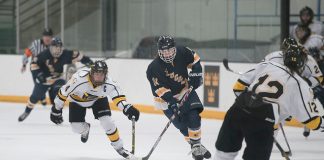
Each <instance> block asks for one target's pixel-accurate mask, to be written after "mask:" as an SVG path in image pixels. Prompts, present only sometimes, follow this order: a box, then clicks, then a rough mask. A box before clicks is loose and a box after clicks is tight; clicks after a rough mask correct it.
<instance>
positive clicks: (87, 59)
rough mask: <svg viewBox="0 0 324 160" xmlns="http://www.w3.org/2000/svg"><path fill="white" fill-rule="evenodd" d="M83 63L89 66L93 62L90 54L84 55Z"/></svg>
mask: <svg viewBox="0 0 324 160" xmlns="http://www.w3.org/2000/svg"><path fill="white" fill-rule="evenodd" d="M81 63H83V64H85V65H87V66H90V65H92V64H93V61H92V60H91V59H90V57H88V56H83V57H82V59H81Z"/></svg>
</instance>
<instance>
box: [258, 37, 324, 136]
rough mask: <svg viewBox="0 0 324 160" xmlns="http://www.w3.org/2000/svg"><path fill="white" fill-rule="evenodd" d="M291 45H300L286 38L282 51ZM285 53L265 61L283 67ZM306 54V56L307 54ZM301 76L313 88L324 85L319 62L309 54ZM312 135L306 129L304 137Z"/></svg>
mask: <svg viewBox="0 0 324 160" xmlns="http://www.w3.org/2000/svg"><path fill="white" fill-rule="evenodd" d="M290 45H298V43H297V42H296V41H295V40H294V39H292V38H286V39H285V40H284V41H283V44H282V50H283V51H284V50H286V49H287V48H288V47H289V46H290ZM301 49H303V50H305V51H304V52H305V53H306V52H307V53H308V51H307V50H306V49H305V48H301ZM283 51H276V52H272V53H270V54H268V55H267V56H266V57H265V58H264V61H272V62H277V63H279V64H281V65H283V64H284V60H283ZM307 53H306V54H307ZM300 75H301V76H302V78H304V80H305V81H306V82H307V83H308V84H309V86H311V88H313V89H314V88H316V87H318V86H320V85H323V83H324V81H323V73H322V72H321V70H320V68H319V66H318V64H317V61H316V60H315V59H314V58H313V57H312V56H311V55H309V54H307V59H306V63H305V65H304V67H303V68H302V69H301V72H300ZM309 134H310V129H309V128H307V127H304V132H303V135H304V136H305V137H308V136H309Z"/></svg>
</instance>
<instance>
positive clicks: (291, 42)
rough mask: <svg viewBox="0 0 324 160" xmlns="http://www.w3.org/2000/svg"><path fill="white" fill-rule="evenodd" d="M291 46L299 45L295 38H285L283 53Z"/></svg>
mask: <svg viewBox="0 0 324 160" xmlns="http://www.w3.org/2000/svg"><path fill="white" fill-rule="evenodd" d="M290 45H298V43H297V41H296V40H295V39H294V38H291V37H288V38H285V39H284V40H283V42H282V45H281V50H282V51H285V50H287V49H288V48H289V46H290Z"/></svg>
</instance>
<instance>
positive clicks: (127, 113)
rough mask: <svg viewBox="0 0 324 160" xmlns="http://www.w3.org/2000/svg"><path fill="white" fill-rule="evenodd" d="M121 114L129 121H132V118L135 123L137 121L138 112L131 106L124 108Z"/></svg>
mask: <svg viewBox="0 0 324 160" xmlns="http://www.w3.org/2000/svg"><path fill="white" fill-rule="evenodd" d="M123 113H124V115H125V116H127V117H128V119H129V120H132V117H134V118H135V121H138V119H139V116H140V112H139V111H138V109H136V108H135V107H134V106H133V105H131V104H129V105H127V106H125V108H124V110H123Z"/></svg>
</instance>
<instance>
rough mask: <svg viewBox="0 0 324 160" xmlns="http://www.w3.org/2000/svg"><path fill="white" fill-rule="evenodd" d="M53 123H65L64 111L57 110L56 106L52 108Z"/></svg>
mask: <svg viewBox="0 0 324 160" xmlns="http://www.w3.org/2000/svg"><path fill="white" fill-rule="evenodd" d="M51 121H52V122H53V123H55V124H61V123H62V122H63V116H62V109H60V110H57V109H56V108H55V105H53V106H52V108H51Z"/></svg>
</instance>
